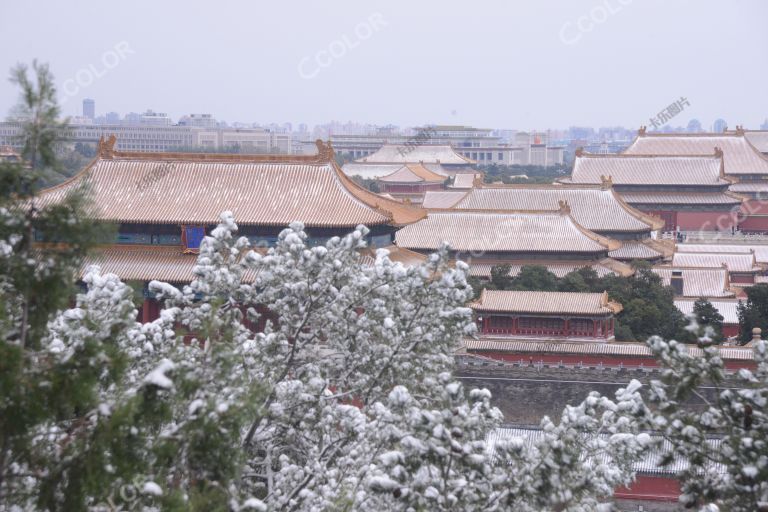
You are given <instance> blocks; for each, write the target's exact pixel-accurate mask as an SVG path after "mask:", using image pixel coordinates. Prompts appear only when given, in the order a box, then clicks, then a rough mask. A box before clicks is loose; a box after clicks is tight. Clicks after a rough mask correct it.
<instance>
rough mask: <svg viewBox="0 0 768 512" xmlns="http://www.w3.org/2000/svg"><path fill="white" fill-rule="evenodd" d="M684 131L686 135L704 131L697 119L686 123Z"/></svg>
mask: <svg viewBox="0 0 768 512" xmlns="http://www.w3.org/2000/svg"><path fill="white" fill-rule="evenodd" d="M685 131H687V132H688V133H699V132H703V131H704V129H703V128H702V127H701V122H700V121H699V120H698V119H691V120H690V121H689V122H688V126H687V127H686V128H685Z"/></svg>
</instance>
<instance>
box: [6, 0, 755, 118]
mask: <svg viewBox="0 0 768 512" xmlns="http://www.w3.org/2000/svg"><path fill="white" fill-rule="evenodd" d="M4 7H5V9H4V15H3V17H2V18H0V43H1V44H2V45H3V47H4V48H6V49H7V50H6V51H5V52H3V55H2V56H0V71H2V72H4V73H5V77H7V76H8V73H9V71H10V68H11V67H12V66H14V65H15V64H17V63H19V62H22V63H31V61H32V59H34V58H37V59H38V60H39V61H42V62H47V63H49V64H50V66H51V70H52V72H53V73H54V75H55V76H56V81H57V84H58V89H59V94H60V98H61V99H62V100H63V101H64V103H63V107H62V111H63V114H65V115H69V116H71V115H79V114H80V113H81V102H82V99H83V98H93V99H94V100H95V101H96V110H97V115H103V114H104V113H106V112H109V111H116V112H119V113H120V114H122V115H124V114H126V113H128V112H144V111H145V110H147V109H153V110H155V111H157V112H167V113H168V114H169V115H170V116H171V117H173V118H174V119H175V120H178V118H179V117H181V116H183V115H186V114H190V113H210V114H213V115H214V116H215V117H216V118H217V119H220V120H226V121H228V122H237V121H239V122H258V123H263V124H266V123H271V122H275V123H283V122H291V123H294V125H295V124H297V123H302V122H303V123H307V124H309V125H316V124H322V123H326V122H329V121H332V120H336V121H340V122H347V121H354V122H359V123H372V124H395V125H398V126H417V125H424V124H427V123H433V124H454V125H455V124H460V125H471V126H476V127H482V128H514V129H526V130H531V129H540V130H543V129H547V128H567V127H568V126H592V127H599V126H619V125H620V126H625V127H627V128H633V127H637V126H639V125H648V124H650V121H649V119H650V118H651V117H653V116H655V115H656V114H658V113H659V112H660V111H662V110H664V109H665V108H666V107H667V106H668V105H670V104H672V103H674V102H675V101H678V100H680V99H681V98H685V99H686V100H687V101H688V102H689V103H690V105H689V106H686V107H685V109H684V110H683V112H682V113H680V114H679V115H678V116H676V117H675V118H673V119H672V120H670V121H669V124H671V125H673V126H678V125H681V126H685V125H686V124H687V123H688V121H689V120H690V119H693V118H695V119H698V120H699V121H701V123H702V125H703V127H704V128H705V129H707V128H709V127H710V126H711V125H712V123H713V121H714V120H715V119H717V118H723V119H725V120H726V121H727V122H728V125H729V127H734V126H735V125H737V124H740V125H744V126H745V127H747V128H751V129H756V128H758V127H759V125H760V124H761V123H763V121H764V120H765V119H766V118H767V117H768V97H766V95H765V92H764V90H765V89H764V88H765V84H766V83H767V82H768V68H767V67H766V66H765V65H764V62H765V56H766V52H767V51H768V32H767V31H766V30H765V27H764V25H765V20H766V19H768V3H767V2H764V1H759V0H753V1H743V2H738V3H727V4H726V3H724V2H716V1H692V0H679V1H674V2H672V1H662V0H648V1H642V2H641V1H637V0H635V1H634V2H632V1H630V0H585V1H581V0H578V1H562V0H560V1H553V2H548V3H546V4H545V3H540V2H536V3H534V2H491V1H479V2H472V3H465V2H462V3H459V2H434V1H425V2H419V3H416V2H403V1H400V0H395V1H388V2H378V1H377V2H365V3H363V2H347V1H345V2H336V3H334V5H333V9H331V6H329V5H327V4H320V3H310V2H300V3H285V4H279V3H268V4H261V3H251V2H225V3H221V4H217V5H216V6H212V5H211V4H210V3H203V2H200V1H197V0H194V1H187V2H178V1H173V2H163V3H159V2H154V3H153V2H146V1H137V2H133V3H125V4H105V3H103V2H99V3H97V2H86V1H73V2H67V3H58V2H44V1H34V0H33V1H29V2H24V3H23V4H22V3H20V2H13V3H7V5H5V6H4ZM5 77H4V78H5ZM17 99H18V91H17V89H16V87H15V86H13V85H12V84H10V83H9V82H8V81H7V79H3V80H2V81H0V113H2V116H3V118H4V117H5V116H6V115H7V114H8V111H9V109H10V108H11V107H12V106H13V105H14V104H15V103H16V101H17Z"/></svg>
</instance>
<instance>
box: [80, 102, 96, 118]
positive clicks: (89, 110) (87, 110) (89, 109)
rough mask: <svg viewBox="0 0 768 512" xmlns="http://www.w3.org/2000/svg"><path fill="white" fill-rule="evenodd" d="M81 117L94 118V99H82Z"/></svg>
mask: <svg viewBox="0 0 768 512" xmlns="http://www.w3.org/2000/svg"><path fill="white" fill-rule="evenodd" d="M83 117H86V118H88V119H95V118H96V102H95V101H94V100H92V99H88V98H86V99H84V100H83Z"/></svg>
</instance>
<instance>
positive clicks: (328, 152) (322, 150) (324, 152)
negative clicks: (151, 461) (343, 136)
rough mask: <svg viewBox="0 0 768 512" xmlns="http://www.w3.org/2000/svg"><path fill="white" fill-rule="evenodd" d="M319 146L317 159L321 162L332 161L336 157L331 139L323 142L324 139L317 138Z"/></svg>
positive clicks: (316, 143) (316, 142)
mask: <svg viewBox="0 0 768 512" xmlns="http://www.w3.org/2000/svg"><path fill="white" fill-rule="evenodd" d="M315 146H317V159H318V160H319V161H321V162H331V161H333V159H334V151H333V146H332V145H331V139H328V142H323V139H317V140H316V141H315Z"/></svg>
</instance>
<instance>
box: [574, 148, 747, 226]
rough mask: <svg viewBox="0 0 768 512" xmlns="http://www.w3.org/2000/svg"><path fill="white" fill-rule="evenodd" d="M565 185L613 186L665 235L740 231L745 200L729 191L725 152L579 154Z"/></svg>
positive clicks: (729, 182) (578, 152)
mask: <svg viewBox="0 0 768 512" xmlns="http://www.w3.org/2000/svg"><path fill="white" fill-rule="evenodd" d="M560 181H561V183H563V184H568V185H570V184H599V183H603V182H605V181H610V182H611V183H612V185H613V187H614V188H615V189H616V191H617V192H618V193H619V194H620V195H621V197H622V198H623V199H624V201H626V202H627V203H628V204H630V205H631V206H633V207H634V208H636V209H638V210H641V211H643V212H645V213H648V214H650V215H653V216H655V217H660V218H661V219H663V220H664V230H665V231H717V230H730V229H732V228H734V227H735V226H736V223H737V218H738V215H737V212H736V209H737V208H738V207H739V206H740V205H741V203H742V201H743V200H744V197H742V196H739V195H737V194H734V193H731V192H729V191H728V187H729V185H730V184H731V182H732V180H730V179H728V178H726V176H725V174H724V161H723V153H722V151H714V152H713V154H709V155H704V154H699V155H691V156H669V155H638V154H619V155H594V154H588V153H584V152H582V151H577V153H576V158H575V160H574V164H573V172H572V174H571V176H570V177H569V178H564V179H562V180H560Z"/></svg>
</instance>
